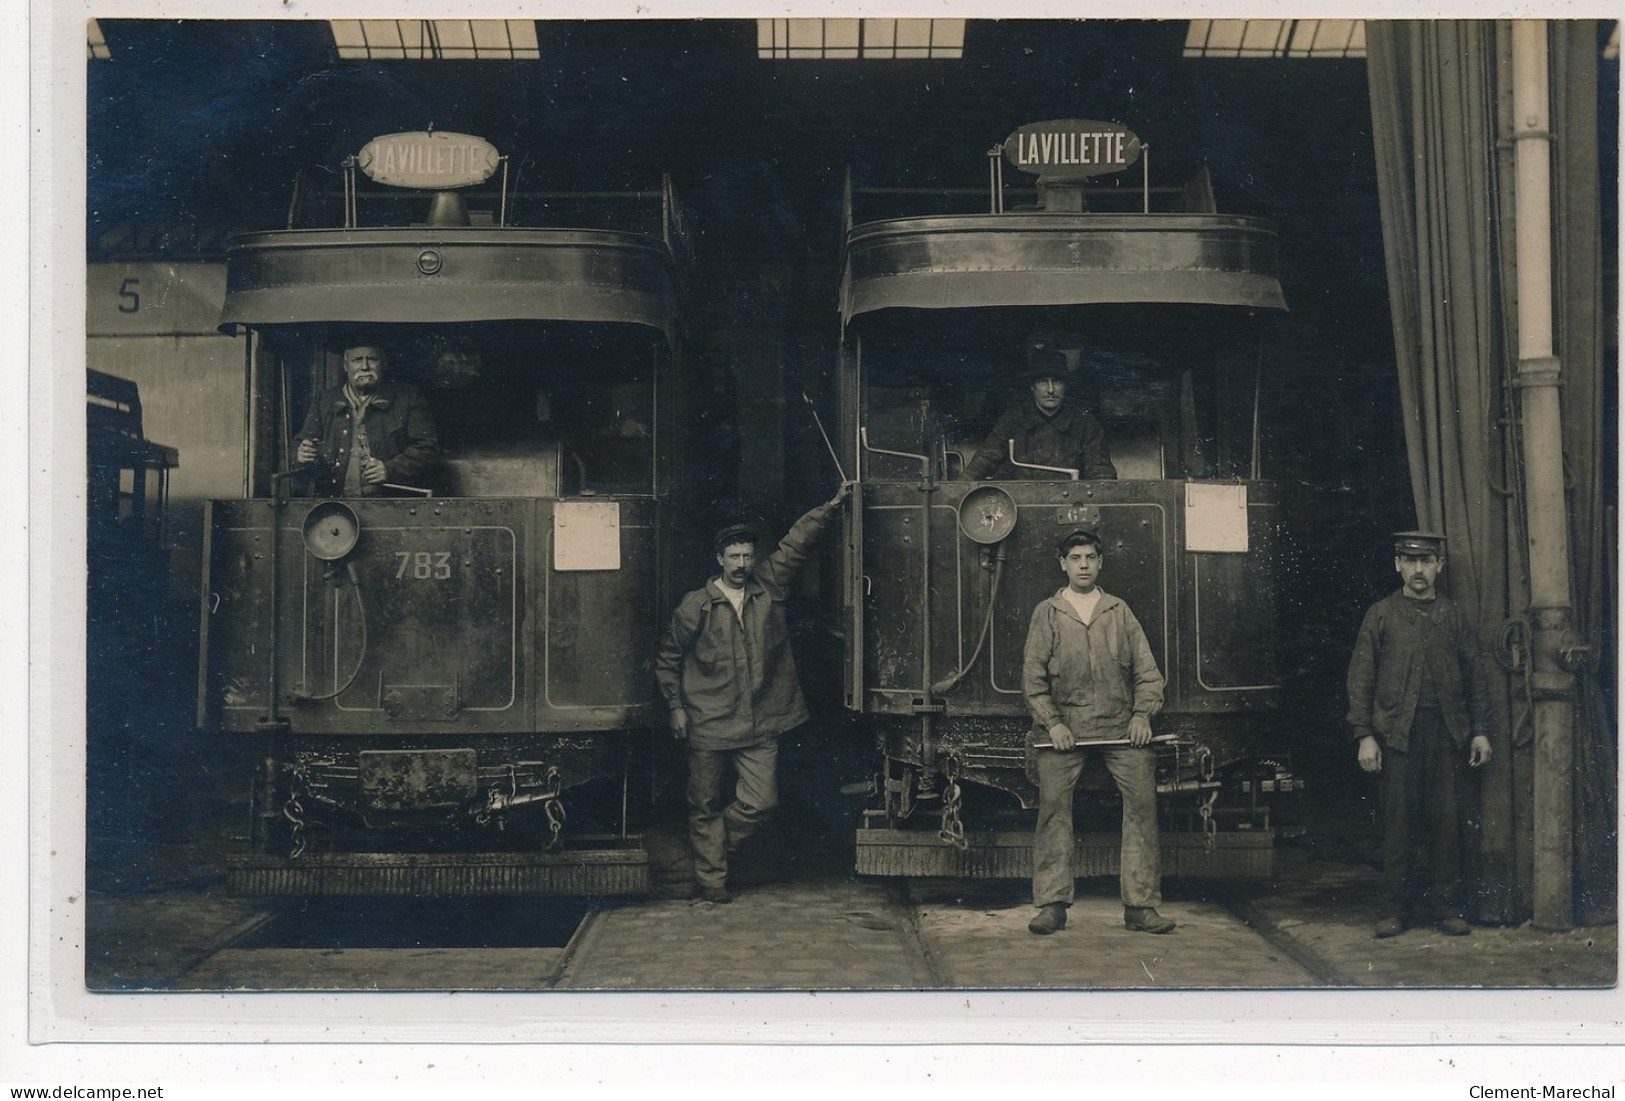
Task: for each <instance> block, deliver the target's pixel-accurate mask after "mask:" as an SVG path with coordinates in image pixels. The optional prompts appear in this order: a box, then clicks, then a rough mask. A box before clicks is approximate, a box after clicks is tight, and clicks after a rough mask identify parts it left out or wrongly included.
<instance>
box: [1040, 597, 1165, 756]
mask: <svg viewBox="0 0 1625 1101" xmlns="http://www.w3.org/2000/svg"><path fill="white" fill-rule="evenodd" d="M1064 591H1065V590H1064V589H1062V590H1058V591H1057V592H1056V594H1055V595H1054V596H1052V597H1050V598H1049V599H1048V600H1045V601H1044V602H1043V603H1041V604H1039V605H1038V607H1036V608H1034V609H1033V617H1032V620H1031V622H1030V623H1029V624H1028V626H1027V645H1026V649H1025V650H1024V652H1023V655H1022V662H1021V688H1022V691H1023V692H1024V693H1025V694H1026V697H1027V710H1028V711H1030V712H1032V716H1033V724H1034V729H1033V733H1034V734H1035V735H1037V734H1043V733H1048V731H1049V728H1050V727H1052V726H1054V725H1055V724H1056V723H1063V722H1064V723H1065V724H1066V725H1067V728H1068V729H1069V730H1071V731H1072V736H1073V737H1075V738H1077V739H1078V740H1079V741H1103V740H1108V741H1109V740H1115V739H1118V738H1126V737H1128V721H1129V719H1131V718H1133V717H1134V716H1135V715H1144V716H1145V717H1146V718H1147V719H1149V718H1150V717H1151V716H1153V715H1155V714H1156V713H1157V712H1158V711H1161V710H1162V689H1163V684H1164V682H1163V678H1162V673H1161V672H1160V671H1158V669H1157V660H1156V658H1155V657H1154V656H1153V655H1152V653H1151V643H1150V642H1149V641H1148V640H1147V639H1146V637H1145V629H1144V628H1142V627H1141V626H1140V621H1139V620H1138V619H1135V618H1134V613H1133V612H1131V611H1129V607H1128V605H1127V604H1125V603H1123V601H1122V599H1121V598H1119V597H1115V596H1113V595H1111V594H1110V593H1108V592H1106V591H1105V590H1104V589H1102V590H1100V603H1099V604H1097V605H1095V614H1094V616H1093V617H1092V618H1091V619H1090V620H1089V622H1088V623H1084V622H1083V620H1081V619H1079V618H1078V613H1077V611H1076V610H1075V609H1074V608H1073V607H1072V605H1071V604H1069V603H1067V600H1066V597H1064V596H1062V595H1061V593H1062V592H1064Z"/></svg>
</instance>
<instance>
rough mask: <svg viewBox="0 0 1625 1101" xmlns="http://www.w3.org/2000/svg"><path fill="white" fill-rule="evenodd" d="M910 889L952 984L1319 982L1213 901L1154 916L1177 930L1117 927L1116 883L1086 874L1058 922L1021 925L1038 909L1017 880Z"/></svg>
mask: <svg viewBox="0 0 1625 1101" xmlns="http://www.w3.org/2000/svg"><path fill="white" fill-rule="evenodd" d="M911 893H912V895H913V897H914V899H915V903H916V906H917V907H918V912H919V923H920V932H921V936H922V938H923V939H924V941H925V943H926V945H927V946H928V948H929V949H930V950H931V952H932V955H933V957H934V959H935V960H936V962H937V966H938V969H939V972H940V973H941V975H942V978H943V979H944V980H945V982H946V984H947V985H948V986H951V987H953V988H955V989H1022V990H1125V989H1130V990H1164V989H1180V990H1189V989H1228V990H1237V989H1241V990H1246V989H1261V988H1296V987H1309V986H1319V985H1320V983H1319V981H1318V980H1317V979H1316V978H1315V976H1314V975H1313V974H1311V973H1310V972H1309V971H1307V970H1305V969H1304V968H1302V967H1301V966H1299V965H1298V964H1297V963H1295V962H1294V961H1293V960H1292V959H1291V958H1289V957H1288V956H1287V955H1285V954H1283V953H1282V952H1281V951H1280V950H1278V949H1277V948H1275V947H1272V946H1271V945H1270V944H1269V943H1268V942H1267V941H1266V940H1264V939H1263V938H1261V937H1260V936H1259V935H1258V933H1257V932H1255V931H1254V930H1252V929H1250V928H1248V927H1247V925H1246V924H1245V923H1244V922H1243V921H1241V920H1240V919H1239V918H1237V917H1236V916H1235V915H1234V914H1232V913H1230V912H1228V911H1227V910H1225V909H1224V908H1223V907H1221V906H1219V905H1218V904H1216V903H1213V902H1206V901H1193V900H1188V899H1181V900H1175V901H1172V902H1169V903H1166V904H1164V905H1163V906H1162V907H1161V908H1160V912H1161V913H1162V915H1163V916H1164V917H1169V918H1172V919H1174V920H1175V921H1177V922H1178V923H1179V928H1177V929H1175V930H1174V931H1173V932H1172V933H1168V934H1165V935H1160V936H1153V935H1151V934H1149V933H1135V932H1130V931H1129V930H1128V929H1126V928H1124V927H1123V904H1122V902H1121V901H1120V900H1119V898H1118V895H1117V884H1116V881H1115V880H1092V879H1091V880H1086V881H1084V882H1082V883H1081V884H1080V885H1079V891H1078V895H1077V898H1076V900H1075V901H1074V903H1073V905H1072V908H1071V909H1070V910H1068V911H1067V925H1066V928H1065V929H1063V930H1061V931H1060V932H1059V933H1054V934H1051V935H1050V936H1047V937H1040V936H1034V935H1033V934H1032V933H1029V932H1028V931H1027V922H1028V921H1029V920H1030V919H1031V918H1032V917H1033V915H1034V914H1036V913H1037V910H1036V909H1034V907H1033V906H1032V905H1031V903H1030V902H1029V901H1028V887H1027V884H1025V883H999V884H986V885H983V886H982V887H981V888H980V889H975V888H973V889H972V890H971V891H970V892H969V893H967V892H966V891H965V888H964V887H959V888H957V889H956V888H955V887H954V886H952V885H949V884H941V885H937V884H934V883H921V884H916V885H914V886H913V887H912V889H911Z"/></svg>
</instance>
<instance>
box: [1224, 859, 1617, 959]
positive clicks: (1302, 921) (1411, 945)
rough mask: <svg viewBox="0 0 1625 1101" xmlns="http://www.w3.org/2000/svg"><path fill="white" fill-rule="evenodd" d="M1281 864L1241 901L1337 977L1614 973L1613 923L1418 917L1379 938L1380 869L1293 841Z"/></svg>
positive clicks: (1256, 915)
mask: <svg viewBox="0 0 1625 1101" xmlns="http://www.w3.org/2000/svg"><path fill="white" fill-rule="evenodd" d="M1278 867H1279V871H1278V874H1277V882H1276V883H1274V884H1272V885H1270V886H1269V887H1268V888H1264V889H1257V890H1254V891H1251V892H1249V894H1248V896H1247V897H1246V899H1245V901H1244V903H1243V905H1242V906H1241V907H1240V908H1241V909H1242V910H1243V912H1245V913H1248V914H1250V915H1252V916H1254V917H1255V919H1256V920H1257V921H1259V923H1260V924H1267V925H1269V926H1273V927H1274V928H1276V929H1278V930H1279V931H1280V933H1281V934H1283V935H1284V936H1286V937H1289V938H1291V941H1292V942H1293V943H1294V944H1296V945H1298V946H1301V947H1302V948H1303V949H1305V950H1307V951H1308V952H1310V953H1313V954H1314V955H1315V956H1317V957H1319V958H1320V959H1322V960H1324V961H1326V962H1327V963H1328V964H1330V965H1331V967H1332V968H1333V969H1334V971H1335V976H1333V977H1334V981H1336V982H1337V983H1338V984H1339V985H1348V986H1376V987H1411V988H1424V987H1451V988H1475V987H1482V988H1509V989H1511V988H1539V987H1571V988H1573V987H1609V986H1613V985H1614V983H1615V981H1616V979H1617V975H1618V960H1619V930H1618V927H1617V926H1613V925H1606V926H1595V927H1591V928H1578V929H1571V930H1569V931H1567V932H1562V933H1551V932H1544V931H1542V930H1538V929H1535V928H1534V927H1533V926H1531V925H1528V924H1525V925H1521V926H1507V927H1495V926H1478V927H1475V928H1474V929H1473V932H1472V934H1471V935H1469V936H1465V937H1447V936H1445V935H1444V934H1443V933H1440V932H1439V931H1438V930H1437V929H1435V928H1433V927H1431V926H1424V927H1420V928H1414V929H1407V930H1406V931H1405V932H1404V933H1402V934H1401V935H1399V936H1397V937H1392V938H1388V939H1384V940H1378V939H1376V938H1375V937H1374V936H1372V929H1373V928H1374V927H1375V926H1376V923H1377V919H1378V917H1379V916H1380V915H1379V913H1378V909H1377V905H1378V898H1379V896H1378V889H1379V887H1380V880H1379V875H1380V873H1378V872H1377V871H1376V869H1374V868H1372V867H1371V866H1370V865H1368V864H1352V863H1351V864H1338V863H1334V862H1330V861H1324V860H1322V861H1310V860H1308V859H1306V858H1305V857H1304V856H1303V855H1302V854H1299V853H1295V852H1293V851H1292V850H1290V849H1282V850H1281V851H1280V855H1279V859H1278Z"/></svg>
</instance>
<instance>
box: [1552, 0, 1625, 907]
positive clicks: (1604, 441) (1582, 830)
mask: <svg viewBox="0 0 1625 1101" xmlns="http://www.w3.org/2000/svg"><path fill="white" fill-rule="evenodd" d="M1549 27H1550V35H1551V55H1552V65H1551V70H1552V73H1551V77H1552V79H1551V85H1552V105H1551V106H1552V129H1553V132H1554V133H1556V134H1557V135H1558V140H1557V145H1556V156H1555V158H1554V161H1553V165H1552V197H1553V208H1554V209H1553V219H1554V221H1553V227H1554V233H1555V236H1556V240H1557V241H1558V242H1559V245H1558V247H1557V248H1556V249H1555V250H1554V253H1553V260H1554V264H1555V266H1556V269H1557V270H1556V271H1555V272H1554V273H1553V275H1554V289H1555V293H1556V296H1557V309H1556V312H1555V314H1554V318H1555V321H1556V327H1557V332H1556V354H1557V356H1558V358H1559V359H1560V360H1561V361H1562V363H1563V403H1562V404H1563V452H1564V455H1565V457H1566V460H1567V465H1568V472H1569V477H1568V482H1569V487H1570V488H1569V548H1570V550H1569V554H1570V562H1571V567H1570V570H1571V574H1570V575H1571V576H1572V577H1573V579H1574V580H1573V584H1574V590H1573V594H1572V599H1573V601H1574V619H1575V630H1576V632H1577V633H1578V634H1579V636H1580V638H1581V639H1582V640H1583V641H1584V642H1585V643H1586V644H1587V645H1589V646H1590V651H1589V653H1588V654H1587V660H1586V662H1585V665H1584V666H1583V667H1582V668H1581V670H1580V672H1579V676H1578V680H1577V684H1576V696H1577V699H1576V708H1577V710H1576V713H1575V717H1574V738H1575V744H1574V763H1575V780H1574V822H1575V830H1574V842H1575V852H1574V871H1575V891H1574V896H1575V910H1576V920H1577V921H1579V922H1580V923H1581V924H1583V925H1601V924H1605V923H1608V922H1611V921H1614V920H1615V919H1616V918H1617V917H1618V913H1619V910H1618V870H1619V863H1618V856H1617V853H1618V843H1619V837H1618V825H1617V824H1618V821H1619V816H1618V792H1619V784H1618V776H1619V765H1618V753H1617V752H1616V747H1617V746H1618V734H1619V731H1618V726H1617V716H1618V710H1617V708H1616V706H1615V701H1616V700H1617V699H1618V695H1617V689H1618V686H1617V685H1616V684H1615V682H1614V677H1613V671H1614V669H1615V668H1616V666H1615V656H1616V653H1617V651H1616V649H1615V646H1614V639H1615V625H1616V624H1617V623H1618V622H1619V619H1618V603H1619V602H1618V596H1617V594H1616V592H1615V584H1616V583H1615V580H1614V578H1615V574H1614V564H1615V561H1614V556H1615V553H1616V548H1617V547H1618V545H1619V541H1618V538H1617V536H1618V531H1619V525H1618V516H1617V512H1616V510H1615V508H1614V502H1615V501H1616V500H1618V490H1619V487H1618V484H1617V482H1616V480H1615V478H1614V476H1613V471H1614V466H1613V462H1612V456H1614V455H1616V454H1617V453H1618V440H1617V437H1616V435H1615V431H1614V429H1615V426H1616V425H1617V423H1618V421H1617V407H1616V406H1611V405H1610V403H1609V401H1608V395H1607V394H1606V392H1605V389H1604V387H1605V383H1606V380H1607V378H1609V377H1611V376H1613V375H1614V374H1615V373H1616V370H1617V367H1618V364H1617V362H1613V363H1609V362H1605V358H1604V357H1605V356H1606V355H1607V354H1608V352H1607V345H1606V343H1605V341H1604V340H1603V321H1604V316H1605V313H1604V306H1603V297H1602V296H1603V289H1604V279H1603V264H1602V247H1603V246H1602V226H1601V220H1600V219H1601V208H1600V204H1599V201H1598V181H1599V171H1600V170H1599V167H1598V163H1597V147H1598V142H1599V141H1602V140H1608V141H1613V140H1615V139H1614V135H1607V136H1606V137H1605V136H1604V135H1600V134H1599V133H1598V130H1597V95H1598V87H1597V58H1598V55H1599V52H1600V48H1599V45H1598V29H1597V24H1596V23H1593V22H1591V21H1590V20H1563V21H1557V22H1553V23H1551V24H1550V25H1549ZM1615 274H1617V272H1616V273H1615Z"/></svg>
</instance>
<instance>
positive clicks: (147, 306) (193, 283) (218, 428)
mask: <svg viewBox="0 0 1625 1101" xmlns="http://www.w3.org/2000/svg"><path fill="white" fill-rule="evenodd" d="M225 286H226V269H225V265H223V264H165V263H152V262H148V263H133V264H92V265H90V266H89V268H88V271H87V275H86V288H87V293H86V310H85V329H86V337H87V339H86V342H85V360H86V364H87V366H90V367H93V368H95V369H96V370H98V371H105V372H106V373H108V374H110V375H117V376H118V377H120V378H127V379H130V380H131V381H132V382H134V383H136V384H137V385H138V386H140V387H141V406H142V413H143V427H144V430H145V432H146V435H147V438H148V439H150V440H153V441H154V442H156V443H161V444H166V445H168V446H170V447H173V448H175V449H177V450H178V451H179V452H180V466H179V467H178V468H177V469H175V470H174V471H171V473H170V482H169V494H170V508H171V543H172V544H173V547H174V551H173V553H172V555H171V560H172V564H173V586H172V588H173V589H174V591H175V592H176V593H177V594H180V595H182V596H183V597H184V596H185V595H186V594H192V593H195V592H196V591H197V581H198V576H199V555H200V553H201V545H202V522H203V502H204V501H205V500H207V499H208V498H211V497H240V496H242V492H243V339H242V338H240V337H230V336H223V335H221V334H220V333H219V332H218V331H216V329H215V325H216V324H217V323H218V321H219V319H220V308H221V304H222V302H223V301H224V298H225Z"/></svg>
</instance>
